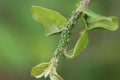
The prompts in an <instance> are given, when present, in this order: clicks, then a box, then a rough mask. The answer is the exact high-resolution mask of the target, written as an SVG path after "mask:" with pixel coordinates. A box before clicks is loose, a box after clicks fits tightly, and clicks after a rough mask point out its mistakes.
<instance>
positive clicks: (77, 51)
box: [65, 30, 89, 58]
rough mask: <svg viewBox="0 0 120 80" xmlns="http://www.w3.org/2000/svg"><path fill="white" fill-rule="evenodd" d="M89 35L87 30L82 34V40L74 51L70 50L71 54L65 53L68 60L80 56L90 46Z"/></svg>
mask: <svg viewBox="0 0 120 80" xmlns="http://www.w3.org/2000/svg"><path fill="white" fill-rule="evenodd" d="M88 42H89V40H88V33H87V30H84V31H83V32H82V33H81V36H80V38H79V39H78V41H77V43H76V44H75V47H74V49H72V50H70V51H69V52H67V53H65V56H66V57H68V58H73V57H76V56H77V55H78V54H80V53H81V52H82V51H83V50H84V49H85V48H86V46H87V45H88Z"/></svg>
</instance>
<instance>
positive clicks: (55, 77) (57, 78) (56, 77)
mask: <svg viewBox="0 0 120 80" xmlns="http://www.w3.org/2000/svg"><path fill="white" fill-rule="evenodd" d="M50 80H63V79H62V78H61V77H60V76H59V75H58V74H52V73H51V74H50Z"/></svg>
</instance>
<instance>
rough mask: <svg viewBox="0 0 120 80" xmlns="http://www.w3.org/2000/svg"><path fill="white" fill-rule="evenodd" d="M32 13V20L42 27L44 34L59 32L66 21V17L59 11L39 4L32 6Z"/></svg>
mask: <svg viewBox="0 0 120 80" xmlns="http://www.w3.org/2000/svg"><path fill="white" fill-rule="evenodd" d="M32 14H33V18H34V20H35V21H37V22H38V23H40V24H41V25H42V26H43V27H44V29H45V34H46V35H51V34H54V33H58V32H61V31H62V29H63V28H64V25H65V24H66V23H67V19H66V18H65V17H64V16H63V15H61V14H60V13H58V12H56V11H53V10H50V9H46V8H42V7H39V6H33V7H32Z"/></svg>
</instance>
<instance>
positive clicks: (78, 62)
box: [0, 0, 120, 80]
mask: <svg viewBox="0 0 120 80" xmlns="http://www.w3.org/2000/svg"><path fill="white" fill-rule="evenodd" d="M91 1H92V2H91V5H90V8H91V9H92V10H93V11H96V12H97V13H100V14H103V15H107V16H113V15H115V16H118V17H120V0H91ZM78 2H79V0H0V80H44V79H43V78H42V79H35V78H33V77H31V76H30V71H31V68H32V67H33V66H35V65H37V64H39V63H41V62H44V61H45V62H46V61H49V60H50V58H51V57H52V56H53V52H54V50H55V49H56V46H57V43H58V41H59V38H60V34H57V35H52V36H49V37H46V36H45V35H44V30H43V28H42V27H41V25H40V24H38V23H37V22H35V21H34V20H33V18H32V14H31V6H32V5H39V6H42V7H46V8H49V9H53V10H56V11H58V12H60V13H61V14H63V15H64V16H65V17H66V18H68V17H69V16H70V14H71V12H72V10H74V8H75V5H76V4H77V3H78ZM75 27H76V28H75V29H74V31H73V32H74V33H73V37H72V42H71V43H70V45H69V48H71V47H73V45H74V43H75V41H76V39H77V38H78V36H79V34H78V30H80V29H81V28H80V27H81V24H80V23H78V24H77V25H76V26H75ZM89 38H90V43H89V46H88V47H87V48H86V50H85V51H83V52H82V54H81V55H80V56H79V57H77V58H76V59H73V60H69V59H64V58H62V59H61V62H60V63H59V65H60V66H59V67H58V73H59V74H60V75H61V76H62V77H63V78H64V80H120V29H118V30H117V31H115V32H110V31H106V30H99V31H92V32H90V34H89ZM47 80H49V79H47Z"/></svg>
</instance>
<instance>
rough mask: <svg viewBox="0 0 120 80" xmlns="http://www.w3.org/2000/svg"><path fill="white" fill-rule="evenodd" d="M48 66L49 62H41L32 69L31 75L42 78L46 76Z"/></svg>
mask: <svg viewBox="0 0 120 80" xmlns="http://www.w3.org/2000/svg"><path fill="white" fill-rule="evenodd" d="M48 66H49V63H41V64H39V65H37V66H35V67H33V68H32V70H31V76H34V77H36V78H40V77H42V76H44V74H45V70H46V69H47V68H48Z"/></svg>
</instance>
